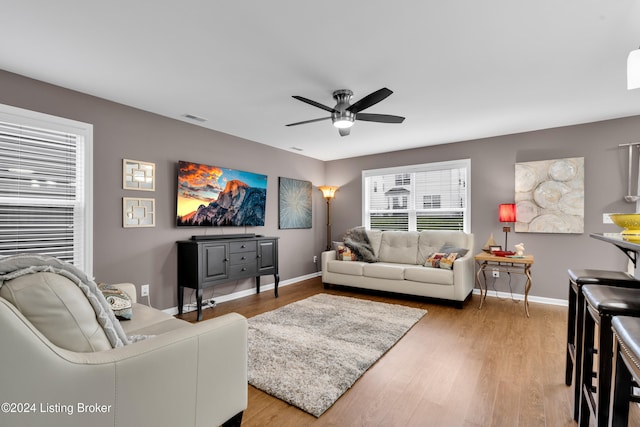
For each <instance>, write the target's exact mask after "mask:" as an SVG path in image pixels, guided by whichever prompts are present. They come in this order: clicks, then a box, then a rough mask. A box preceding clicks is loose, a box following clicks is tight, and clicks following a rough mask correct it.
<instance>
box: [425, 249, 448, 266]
mask: <svg viewBox="0 0 640 427" xmlns="http://www.w3.org/2000/svg"><path fill="white" fill-rule="evenodd" d="M446 255H447V254H445V253H444V252H435V253H432V254H431V255H429V258H427V261H426V262H425V263H424V266H425V267H433V268H440V261H441V260H442V258H444V257H445V256H446Z"/></svg>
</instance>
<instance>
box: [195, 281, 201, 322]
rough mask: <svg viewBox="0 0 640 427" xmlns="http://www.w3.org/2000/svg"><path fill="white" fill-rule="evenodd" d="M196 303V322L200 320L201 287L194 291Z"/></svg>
mask: <svg viewBox="0 0 640 427" xmlns="http://www.w3.org/2000/svg"><path fill="white" fill-rule="evenodd" d="M196 304H198V322H199V321H201V320H202V288H200V289H198V290H197V291H196Z"/></svg>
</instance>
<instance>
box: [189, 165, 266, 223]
mask: <svg viewBox="0 0 640 427" xmlns="http://www.w3.org/2000/svg"><path fill="white" fill-rule="evenodd" d="M177 194H178V201H177V215H176V225H177V226H179V227H180V226H201V227H211V226H262V225H264V214H265V207H266V202H267V176H266V175H261V174H257V173H252V172H244V171H240V170H235V169H227V168H222V167H218V166H209V165H202V164H199V163H192V162H185V161H182V160H180V162H179V166H178V193H177Z"/></svg>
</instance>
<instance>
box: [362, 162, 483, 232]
mask: <svg viewBox="0 0 640 427" xmlns="http://www.w3.org/2000/svg"><path fill="white" fill-rule="evenodd" d="M452 169H464V170H465V171H466V174H465V188H466V191H465V196H466V197H465V201H464V203H465V206H464V207H462V208H460V209H459V211H460V212H462V214H463V221H462V224H463V231H464V232H465V233H470V232H471V159H460V160H448V161H442V162H433V163H423V164H418V165H407V166H395V167H389V168H381V169H369V170H363V171H362V179H361V182H362V224H363V225H364V226H365V228H366V229H367V230H370V229H371V220H370V218H371V215H370V214H371V211H372V209H370V208H369V204H370V200H369V191H368V190H369V189H368V185H369V181H368V178H370V177H374V176H381V175H395V176H396V177H397V176H398V175H403V174H414V173H419V172H432V171H438V170H452ZM414 178H415V177H414V175H411V179H410V185H409V187H410V195H409V196H408V202H409V206H408V208H407V209H395V210H393V212H394V213H398V214H401V213H406V214H407V216H408V218H407V222H408V225H407V229H408V230H409V231H416V230H417V216H418V213H419V212H425V211H435V212H437V211H438V210H443V211H444V210H445V209H442V208H439V209H438V208H424V207H418V204H419V205H420V206H422V202H421V201H418V200H416V199H417V198H418V197H416V196H417V192H416V179H414ZM378 187H379V185H378ZM378 190H379V188H378ZM383 191H384V188H383ZM432 196H433V194H432ZM451 210H452V209H450V208H449V209H447V211H451ZM455 210H456V211H458V209H455Z"/></svg>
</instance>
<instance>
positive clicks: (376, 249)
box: [367, 230, 382, 258]
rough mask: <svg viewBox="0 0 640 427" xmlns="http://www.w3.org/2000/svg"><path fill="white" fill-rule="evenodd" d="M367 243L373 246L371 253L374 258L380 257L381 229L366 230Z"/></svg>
mask: <svg viewBox="0 0 640 427" xmlns="http://www.w3.org/2000/svg"><path fill="white" fill-rule="evenodd" d="M367 237H368V238H369V243H370V244H371V247H372V248H373V254H374V255H375V256H376V258H379V257H380V243H381V242H382V230H367Z"/></svg>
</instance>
